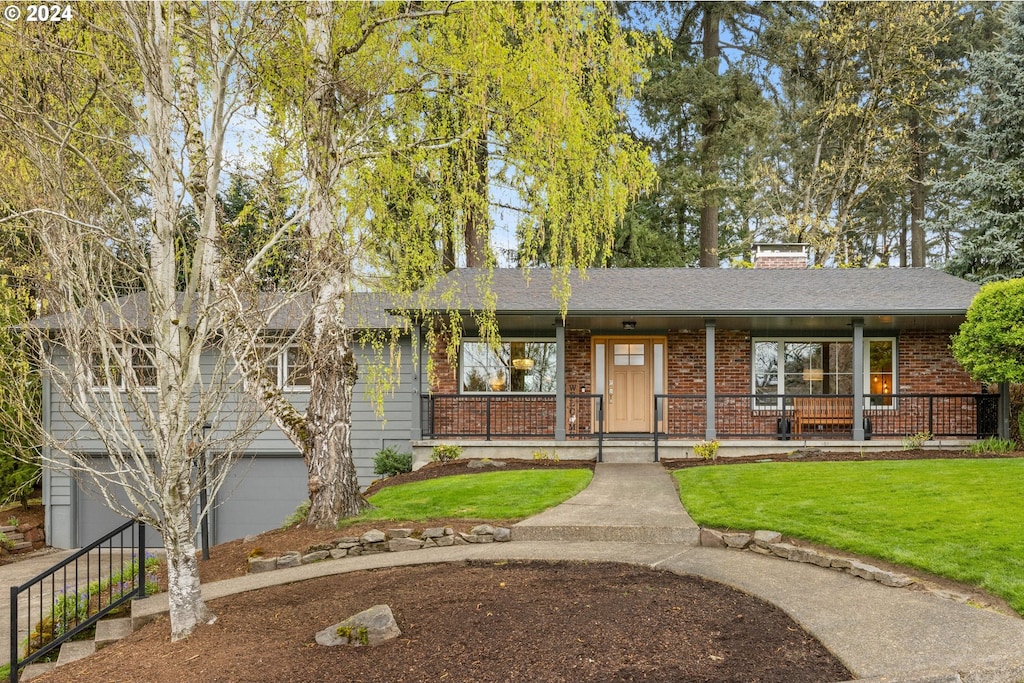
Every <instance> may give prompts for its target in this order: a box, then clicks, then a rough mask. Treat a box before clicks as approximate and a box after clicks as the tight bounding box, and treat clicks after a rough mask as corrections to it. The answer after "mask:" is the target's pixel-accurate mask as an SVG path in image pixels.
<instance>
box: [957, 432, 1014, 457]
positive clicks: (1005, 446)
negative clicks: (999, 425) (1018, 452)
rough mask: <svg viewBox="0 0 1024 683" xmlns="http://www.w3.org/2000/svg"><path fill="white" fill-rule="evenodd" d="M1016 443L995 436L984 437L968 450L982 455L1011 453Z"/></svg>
mask: <svg viewBox="0 0 1024 683" xmlns="http://www.w3.org/2000/svg"><path fill="white" fill-rule="evenodd" d="M1014 446H1015V444H1014V443H1013V441H1012V440H1010V439H1000V438H997V437H994V436H990V437H989V438H987V439H982V440H981V441H977V442H975V443H972V444H971V445H970V446H969V447H968V449H967V452H968V453H970V454H971V455H981V454H983V453H1009V452H1010V451H1012V450H1013V449H1014Z"/></svg>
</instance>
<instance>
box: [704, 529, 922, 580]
mask: <svg viewBox="0 0 1024 683" xmlns="http://www.w3.org/2000/svg"><path fill="white" fill-rule="evenodd" d="M700 545H702V546H704V547H706V548H733V549H735V550H750V551H753V552H755V553H758V554H759V555H773V556H775V557H781V558H782V559H784V560H789V561H791V562H803V563H805V564H814V565H817V566H819V567H826V568H829V569H835V570H836V571H841V572H844V573H846V574H850V575H851V576H856V577H858V578H861V579H867V580H868V581H877V582H878V583H880V584H882V585H883V586H890V587H893V588H904V587H906V586H909V585H910V584H912V583H916V580H915V579H913V578H911V577H909V576H907V575H906V574H900V573H898V572H891V571H888V570H885V569H880V568H878V567H875V566H874V565H870V564H867V563H866V562H861V561H860V560H853V559H850V558H848V557H839V556H835V555H829V554H828V553H823V552H820V551H818V550H814V549H813V548H801V547H799V546H795V545H793V544H791V543H783V542H782V534H780V533H778V532H777V531H765V530H759V531H755V532H754V533H753V534H750V533H744V532H724V531H717V530H715V529H707V528H704V527H701V529H700Z"/></svg>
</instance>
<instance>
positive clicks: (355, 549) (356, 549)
mask: <svg viewBox="0 0 1024 683" xmlns="http://www.w3.org/2000/svg"><path fill="white" fill-rule="evenodd" d="M347 552H348V554H349V555H351V556H352V557H355V556H357V555H362V554H363V546H361V545H354V546H352V547H351V548H348V550H347Z"/></svg>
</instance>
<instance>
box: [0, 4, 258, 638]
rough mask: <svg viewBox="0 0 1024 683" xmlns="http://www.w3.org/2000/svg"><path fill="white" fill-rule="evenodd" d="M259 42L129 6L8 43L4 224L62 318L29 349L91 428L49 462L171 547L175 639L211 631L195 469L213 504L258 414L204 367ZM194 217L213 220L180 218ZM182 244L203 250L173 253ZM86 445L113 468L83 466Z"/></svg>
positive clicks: (201, 12) (0, 84) (195, 17)
mask: <svg viewBox="0 0 1024 683" xmlns="http://www.w3.org/2000/svg"><path fill="white" fill-rule="evenodd" d="M250 28H251V27H250V6H249V5H248V4H241V3H240V4H238V5H228V4H217V3H209V4H204V5H201V6H192V5H189V6H178V5H174V4H172V3H130V2H124V3H117V4H111V5H78V6H76V7H75V16H74V24H73V25H71V24H66V25H61V26H58V27H56V28H51V27H50V26H33V25H29V24H25V25H17V26H13V25H10V24H5V25H4V27H3V28H2V29H0V30H2V31H3V33H2V34H0V35H2V40H3V41H4V49H3V50H0V55H3V56H2V57H0V59H3V62H4V63H3V64H2V65H0V68H2V70H3V73H4V74H5V75H6V77H5V78H4V79H2V81H0V120H2V121H3V127H4V130H5V131H7V132H8V135H9V136H10V137H9V138H8V140H7V141H6V144H7V146H8V147H7V148H8V150H9V151H10V153H11V155H12V158H14V159H16V161H17V163H16V164H15V168H16V169H17V170H18V172H19V173H20V174H21V177H22V180H23V182H22V183H21V184H20V187H19V192H18V195H17V196H16V197H12V196H8V197H7V199H9V200H11V201H8V202H7V206H9V207H11V208H12V211H11V212H10V213H9V214H8V215H7V216H5V217H4V219H3V220H4V221H5V222H7V223H9V224H16V225H18V226H19V228H20V229H21V230H23V231H24V232H25V233H26V234H27V235H29V236H30V237H31V239H32V242H33V245H34V247H35V248H36V249H37V250H38V257H39V264H40V271H41V272H42V274H43V277H40V278H39V279H38V280H37V281H36V282H35V287H36V291H37V293H38V295H39V297H40V301H41V302H42V304H43V305H44V306H45V307H46V310H47V311H48V312H52V314H51V315H50V316H48V317H45V318H43V319H41V320H40V321H37V323H36V325H35V326H34V327H29V328H28V329H27V331H26V334H27V335H29V338H30V340H33V341H34V342H35V343H36V344H37V348H38V356H39V358H40V363H41V366H42V367H41V369H42V371H43V373H44V374H45V375H46V376H47V377H48V378H49V380H50V382H51V385H52V386H53V391H54V392H55V393H57V392H59V393H60V394H61V395H62V396H63V398H64V400H65V401H66V402H67V405H68V406H69V407H70V409H71V410H72V411H73V412H74V413H75V415H77V416H78V418H79V419H80V420H81V421H82V422H83V423H84V424H85V425H86V426H87V429H86V430H84V433H83V435H75V436H74V437H72V438H70V439H66V440H60V439H57V438H55V437H54V435H52V434H49V435H44V438H45V442H44V445H45V446H46V448H45V449H44V452H45V453H47V454H48V456H47V461H46V463H45V464H46V465H48V466H51V467H56V468H67V469H71V470H73V471H75V472H76V474H77V475H78V476H79V477H81V478H83V479H86V480H89V481H92V482H93V485H94V487H95V489H96V490H97V491H98V492H99V494H100V495H102V496H103V498H104V500H105V501H106V503H107V504H108V505H109V506H110V507H111V508H113V509H114V510H116V511H118V512H120V513H121V514H124V515H126V516H128V517H132V518H135V519H139V520H142V521H144V522H146V523H147V524H149V525H151V526H152V527H153V528H154V529H155V530H156V531H158V532H159V533H160V534H161V536H162V538H163V543H164V547H165V549H166V551H167V564H168V583H169V588H168V592H169V604H170V617H171V637H172V639H175V640H176V639H179V638H182V637H184V636H186V635H188V634H189V633H190V632H191V631H192V630H193V629H194V628H195V627H196V626H197V625H198V624H201V623H207V622H211V621H212V620H213V619H214V615H213V614H212V613H211V611H210V610H209V609H208V608H207V606H206V605H205V603H204V601H203V599H202V596H201V594H200V583H199V573H198V565H197V559H196V553H195V550H196V549H195V545H194V538H195V535H196V531H197V529H196V523H195V520H194V519H193V514H192V512H193V508H194V505H195V503H196V501H197V500H198V497H199V493H200V490H201V487H202V482H201V480H200V479H199V478H198V477H197V476H196V472H197V471H198V469H199V466H200V464H202V463H203V460H204V458H205V457H207V456H209V457H210V458H212V459H213V461H214V462H213V463H212V464H213V467H212V468H211V469H210V481H209V489H208V490H209V492H210V493H211V494H212V495H211V496H210V500H211V501H212V500H215V498H216V496H215V493H216V490H217V489H218V487H219V486H220V484H221V483H222V480H223V477H224V475H225V474H226V472H227V469H228V468H227V464H228V463H230V461H231V460H232V458H233V457H234V456H235V455H237V454H238V450H239V449H240V448H244V446H245V443H246V437H247V435H249V434H250V433H251V429H250V426H251V423H252V421H253V419H255V416H256V412H255V411H253V412H252V413H251V414H249V415H247V414H243V413H242V412H236V411H234V410H232V412H226V411H225V410H224V409H223V408H222V405H221V402H222V399H223V398H224V396H225V394H226V392H228V391H231V390H232V387H231V381H232V380H231V379H230V376H231V372H230V371H231V364H230V363H228V362H227V361H226V360H225V359H221V360H220V361H219V362H218V363H216V364H215V366H214V367H212V368H209V367H206V368H202V371H201V362H200V359H201V356H202V355H203V352H204V349H207V348H209V347H210V346H211V345H212V344H213V343H214V340H215V333H216V331H217V316H216V309H215V306H214V305H215V301H214V298H213V284H214V274H215V265H216V263H217V259H216V258H215V257H216V253H215V251H216V250H215V246H216V245H217V243H218V225H217V221H216V216H215V213H214V208H215V207H214V203H215V202H214V201H213V198H215V197H216V195H217V188H218V184H219V182H220V177H221V173H222V169H223V146H224V138H225V135H226V131H227V128H228V126H229V124H230V121H231V119H232V116H233V115H234V114H235V112H236V111H237V109H238V107H239V106H240V105H241V104H242V101H241V100H240V99H239V93H238V91H237V90H236V88H237V86H238V84H239V81H238V80H237V78H235V76H234V75H233V73H234V70H235V67H236V64H237V62H238V60H239V58H240V51H241V49H243V47H244V46H245V41H246V40H247V37H248V35H249V31H250ZM195 83H199V84H200V86H199V87H196V86H195ZM197 92H201V93H202V98H203V99H202V100H201V102H200V101H199V100H196V99H195V94H196V93H197ZM197 127H198V128H197ZM186 158H188V159H189V162H191V163H187V162H186V161H185V159H186ZM185 205H192V206H194V207H195V208H196V215H197V216H198V217H199V220H198V221H195V222H191V223H185V222H183V221H182V220H181V216H182V215H183V212H182V210H181V209H182V207H183V206H185ZM185 230H194V231H195V232H196V234H195V235H193V236H192V240H191V241H192V243H194V244H195V248H194V249H193V250H182V249H178V248H176V245H178V244H180V239H179V238H180V237H181V233H182V231H185ZM181 273H184V274H186V282H185V287H184V291H179V287H178V283H179V274H181ZM205 425H210V428H209V429H207V428H205V427H204V426H205ZM85 434H91V435H92V436H93V438H95V439H96V440H97V441H98V442H99V443H101V444H102V447H103V449H104V451H105V453H104V456H103V457H101V458H94V457H89V456H88V455H87V454H84V453H83V452H82V449H81V448H82V447H81V439H80V438H79V437H80V436H81V437H82V438H85V437H84V435H85ZM208 512H209V510H208V509H205V510H201V511H200V513H201V514H202V515H205V514H207V513H208Z"/></svg>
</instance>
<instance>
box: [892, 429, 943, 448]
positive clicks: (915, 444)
mask: <svg viewBox="0 0 1024 683" xmlns="http://www.w3.org/2000/svg"><path fill="white" fill-rule="evenodd" d="M934 438H935V435H934V434H932V433H931V432H929V431H923V432H918V433H917V434H910V435H909V436H905V437H903V438H902V439H900V441H901V443H902V444H903V450H905V451H912V450H915V449H917V448H920V447H921V446H923V445H924V444H925V442H926V441H931V440H932V439H934Z"/></svg>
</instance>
